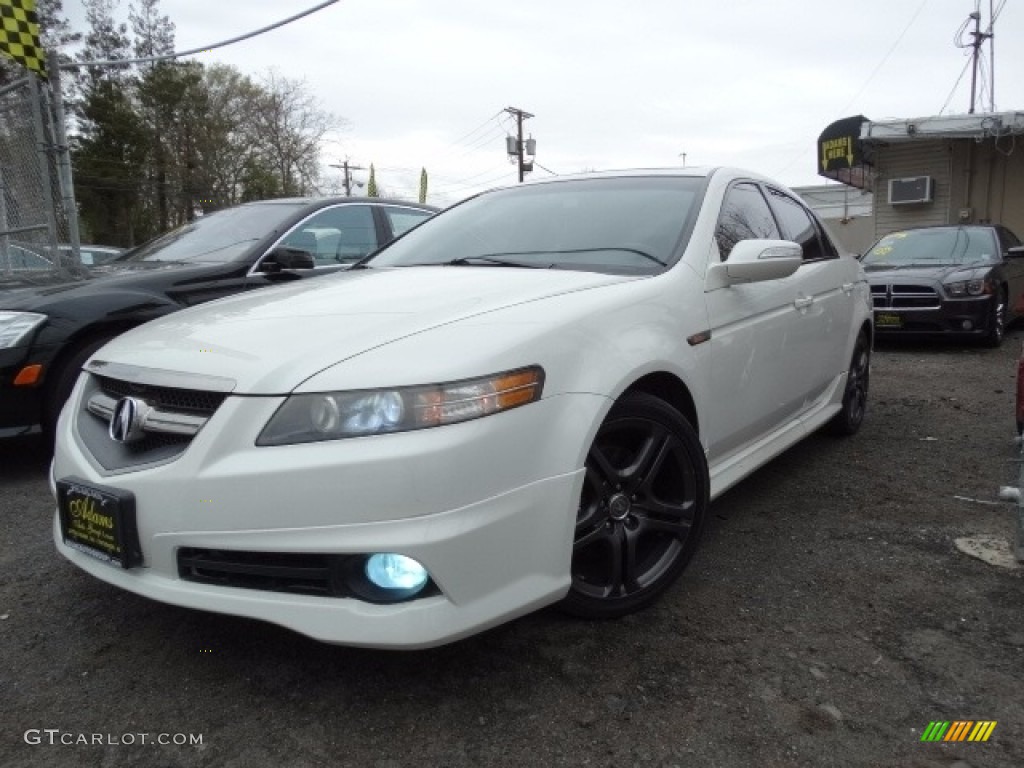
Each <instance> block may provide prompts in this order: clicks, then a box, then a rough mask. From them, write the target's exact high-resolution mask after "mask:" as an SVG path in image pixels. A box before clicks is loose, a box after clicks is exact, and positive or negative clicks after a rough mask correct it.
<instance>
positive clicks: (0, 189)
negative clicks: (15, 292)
mask: <svg viewBox="0 0 1024 768" xmlns="http://www.w3.org/2000/svg"><path fill="white" fill-rule="evenodd" d="M9 242H10V238H9V237H8V236H7V185H6V184H5V183H4V169H3V166H0V265H3V270H4V274H5V275H7V276H8V277H10V276H11V274H12V273H13V272H14V270H13V269H12V268H11V258H10V252H9V251H8V249H7V244H8V243H9Z"/></svg>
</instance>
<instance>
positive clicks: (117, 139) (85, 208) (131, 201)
mask: <svg viewBox="0 0 1024 768" xmlns="http://www.w3.org/2000/svg"><path fill="white" fill-rule="evenodd" d="M115 6H116V0H85V9H86V22H87V23H88V25H89V29H88V31H87V33H86V35H85V46H84V48H83V50H82V51H81V53H80V54H79V61H105V60H116V59H128V58H130V54H131V49H130V45H129V40H128V30H127V27H126V26H125V25H124V24H118V23H117V22H116V20H115V18H114V8H115ZM77 81H78V90H79V94H80V95H79V99H78V103H77V112H78V118H79V119H78V133H77V136H76V137H75V138H74V139H73V140H72V164H73V167H74V176H75V196H76V198H77V199H78V201H79V207H80V210H81V219H82V222H81V223H82V225H83V226H82V229H83V231H85V232H86V233H87V234H88V236H89V237H90V238H91V239H94V240H96V241H98V242H104V243H110V244H112V245H132V244H134V242H135V226H136V209H137V199H138V193H139V179H140V176H141V171H142V164H143V160H144V158H145V148H146V137H145V131H144V127H143V125H142V121H141V119H140V118H139V115H138V113H137V110H136V108H135V105H134V104H133V103H132V99H131V87H132V85H133V78H132V76H131V72H130V70H129V69H128V67H81V68H79V71H78V76H77Z"/></svg>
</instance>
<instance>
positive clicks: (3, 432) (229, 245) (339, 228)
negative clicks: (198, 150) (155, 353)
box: [0, 198, 437, 437]
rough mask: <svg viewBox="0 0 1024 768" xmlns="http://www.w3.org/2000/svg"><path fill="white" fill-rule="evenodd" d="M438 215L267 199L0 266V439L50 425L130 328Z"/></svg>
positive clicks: (307, 273) (365, 246)
mask: <svg viewBox="0 0 1024 768" xmlns="http://www.w3.org/2000/svg"><path fill="white" fill-rule="evenodd" d="M436 211H437V209H436V208H432V207H430V206H426V205H419V204H416V203H405V202H398V201H390V200H367V199H366V198H358V199H356V198H318V199H309V198H302V199H282V200H267V201H263V202H258V203H248V204H246V205H241V206H237V207H234V208H228V209H225V210H222V211H217V212H216V213H212V214H209V215H207V216H202V217H200V218H197V219H195V220H194V221H192V222H190V223H188V224H186V225H185V226H183V227H180V228H178V229H176V230H173V231H171V232H168V233H167V234H164V235H161V236H160V237H158V238H156V239H155V240H152V241H150V242H149V243H146V244H144V245H140V246H139V247H137V248H135V249H133V250H131V251H127V252H125V253H124V254H122V255H120V256H119V257H117V258H116V259H115V260H113V261H111V262H108V263H105V264H103V265H101V266H98V267H95V268H92V269H87V268H85V267H82V266H80V265H73V266H72V267H70V269H71V271H66V270H65V271H64V272H62V273H53V272H48V271H42V270H40V271H33V270H29V271H18V273H17V274H16V275H12V273H10V272H9V273H8V276H7V277H6V278H5V277H4V276H3V274H2V273H0V437H6V436H10V435H14V434H20V433H24V432H28V431H34V429H35V428H36V427H38V426H42V427H43V429H44V430H45V431H51V430H52V429H53V426H54V425H55V423H56V420H57V416H58V415H59V414H60V410H61V407H62V406H63V405H64V401H65V400H67V397H68V395H69V394H70V393H71V389H72V387H73V386H74V383H75V380H76V379H77V378H78V373H79V370H80V369H81V367H82V364H83V363H84V362H85V361H86V360H87V359H88V358H89V357H90V356H91V355H92V353H93V352H94V351H96V350H97V349H98V348H99V347H101V346H102V345H103V344H105V343H106V342H107V341H109V340H110V339H111V338H113V337H114V336H116V335H118V334H120V333H122V332H124V331H126V330H128V329H129V328H132V327H134V326H136V325H140V324H141V323H144V322H146V321H148V320H152V319H154V318H157V317H161V316H163V315H166V314H168V313H170V312H174V311H176V310H179V309H183V308H184V307H189V306H192V305H194V304H200V303H202V302H204V301H210V300H211V299H217V298H221V297H223V296H228V295H230V294H234V293H239V292H242V291H249V290H254V289H257V288H264V287H266V286H271V285H277V284H281V283H284V282H289V281H291V280H297V279H301V278H305V277H312V276H317V275H325V274H329V273H331V272H336V271H339V270H343V269H347V268H348V267H349V266H351V265H352V264H353V263H355V262H356V261H358V260H359V259H361V258H362V257H364V256H366V255H367V254H368V253H371V252H373V251H375V250H377V249H378V248H379V247H381V246H383V245H385V244H386V243H388V242H390V241H391V240H393V239H395V238H396V237H398V236H400V235H402V234H403V233H404V232H405V231H406V230H408V229H411V228H412V227H414V226H416V225H417V224H419V223H420V222H421V221H423V220H425V219H427V218H429V217H430V216H432V215H433V214H434V213H435V212H436Z"/></svg>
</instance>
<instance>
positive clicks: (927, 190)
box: [889, 176, 935, 205]
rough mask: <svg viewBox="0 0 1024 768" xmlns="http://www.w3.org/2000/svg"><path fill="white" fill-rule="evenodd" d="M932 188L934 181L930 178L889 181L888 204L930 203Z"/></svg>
mask: <svg viewBox="0 0 1024 768" xmlns="http://www.w3.org/2000/svg"><path fill="white" fill-rule="evenodd" d="M934 187H935V180H934V179H933V178H932V177H931V176H911V177H910V178H908V179H889V204H890V205H910V204H911V203H930V202H931V201H932V192H933V190H934Z"/></svg>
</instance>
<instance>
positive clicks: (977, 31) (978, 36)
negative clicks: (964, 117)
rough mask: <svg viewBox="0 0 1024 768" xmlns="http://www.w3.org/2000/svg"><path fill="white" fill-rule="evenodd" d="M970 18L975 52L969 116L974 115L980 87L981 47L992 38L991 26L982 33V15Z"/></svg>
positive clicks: (972, 46)
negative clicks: (972, 25) (976, 97)
mask: <svg viewBox="0 0 1024 768" xmlns="http://www.w3.org/2000/svg"><path fill="white" fill-rule="evenodd" d="M968 18H969V19H974V31H973V32H971V36H972V37H973V38H974V42H972V43H971V48H973V49H974V52H973V53H972V54H971V108H970V110H968V113H967V114H969V115H973V114H974V99H975V94H976V93H977V87H978V63H979V62H978V60H979V58H980V56H981V45H982V43H984V42H985V41H986V40H988V39H989V38H990V37H992V34H991V30H992V27H991V25H990V26H989V32H982V31H981V14H980V13H978V12H977V11H974V13H972V14H971V15H970V16H968ZM993 85H994V83H993Z"/></svg>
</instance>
